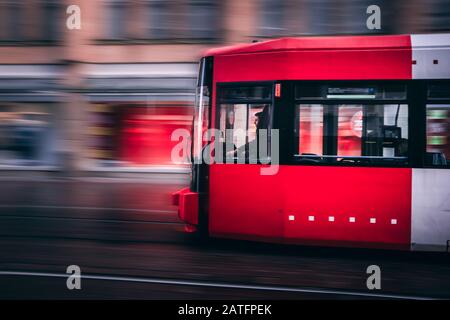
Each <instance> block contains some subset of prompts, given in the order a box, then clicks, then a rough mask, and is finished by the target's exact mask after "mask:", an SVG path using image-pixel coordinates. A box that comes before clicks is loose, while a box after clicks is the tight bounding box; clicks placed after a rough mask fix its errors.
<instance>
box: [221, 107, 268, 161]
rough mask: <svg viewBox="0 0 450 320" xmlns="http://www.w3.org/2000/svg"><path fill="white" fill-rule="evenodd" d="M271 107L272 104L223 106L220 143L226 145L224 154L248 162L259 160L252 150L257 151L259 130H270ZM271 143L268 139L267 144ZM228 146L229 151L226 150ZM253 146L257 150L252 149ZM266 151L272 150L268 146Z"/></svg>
mask: <svg viewBox="0 0 450 320" xmlns="http://www.w3.org/2000/svg"><path fill="white" fill-rule="evenodd" d="M270 106H271V105H270V104H222V105H221V106H220V132H221V137H220V139H221V140H220V141H221V142H223V143H224V151H225V152H224V154H226V156H227V157H230V158H242V159H246V160H248V159H252V158H253V157H256V158H257V154H250V153H251V151H252V150H257V147H256V144H257V134H258V129H270V114H271V110H270ZM227 139H229V140H228V141H227ZM230 140H231V141H230ZM269 142H270V141H269V139H268V141H267V143H268V144H269ZM227 144H228V149H226V148H227ZM230 146H231V148H230ZM253 146H255V149H252V147H253ZM266 150H270V148H269V147H268V145H267V149H266ZM267 156H270V155H267Z"/></svg>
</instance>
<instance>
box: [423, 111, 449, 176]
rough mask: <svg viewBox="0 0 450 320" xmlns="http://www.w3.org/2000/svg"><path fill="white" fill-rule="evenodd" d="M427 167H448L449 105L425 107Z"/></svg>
mask: <svg viewBox="0 0 450 320" xmlns="http://www.w3.org/2000/svg"><path fill="white" fill-rule="evenodd" d="M425 163H426V164H427V165H429V166H440V167H442V166H449V165H450V104H429V105H427V153H426V156H425Z"/></svg>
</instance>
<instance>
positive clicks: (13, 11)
mask: <svg viewBox="0 0 450 320" xmlns="http://www.w3.org/2000/svg"><path fill="white" fill-rule="evenodd" d="M73 4H75V5H78V6H79V7H80V9H81V30H69V29H68V28H67V27H66V20H67V18H68V17H69V16H70V15H69V14H67V13H66V10H67V7H68V6H69V5H73ZM374 4H375V5H378V6H379V7H380V8H381V29H380V30H368V29H367V27H366V20H367V18H368V16H369V15H368V14H367V13H366V9H367V7H368V6H369V5H374ZM446 31H450V2H449V1H448V0H427V1H425V0H410V1H399V0H396V1H394V0H383V1H380V0H348V1H344V0H332V1H331V0H246V1H242V0H226V1H225V0H224V1H217V0H129V1H125V0H95V1H94V0H73V1H66V0H22V1H8V0H0V169H4V170H15V169H20V168H27V169H39V170H59V169H63V170H75V171H76V170H87V171H89V170H94V171H95V170H100V171H102V170H103V171H104V170H106V171H107V170H113V171H114V170H118V171H122V170H125V171H126V170H138V171H139V170H144V171H146V170H150V171H151V170H156V171H158V170H162V171H178V172H180V171H185V170H186V168H185V167H183V165H180V164H174V163H172V162H171V159H170V151H171V148H172V146H173V145H174V144H175V142H171V141H170V135H171V133H172V131H173V130H174V129H176V128H189V127H190V124H191V113H192V108H193V103H194V91H195V90H194V86H195V80H196V79H195V78H196V72H197V60H198V58H199V57H200V55H201V53H202V51H203V50H205V49H206V48H209V47H212V46H220V45H225V44H231V43H238V42H251V41H253V40H259V41H260V40H264V39H267V38H272V37H279V36H296V35H325V34H377V33H382V34H392V33H435V32H446Z"/></svg>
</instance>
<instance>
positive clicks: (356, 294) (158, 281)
mask: <svg viewBox="0 0 450 320" xmlns="http://www.w3.org/2000/svg"><path fill="white" fill-rule="evenodd" d="M68 276H69V275H68V274H64V273H55V272H30V271H15V270H4V271H0V278H1V277H40V278H65V279H67V278H68ZM81 279H82V281H85V280H91V281H108V282H111V281H112V282H119V283H124V282H125V283H140V284H148V285H152V284H154V285H168V286H187V287H203V288H221V289H234V290H248V291H267V292H285V293H291V294H310V295H320V296H333V297H336V296H337V297H348V298H355V299H358V298H365V299H394V300H434V299H438V298H434V297H426V296H414V295H402V294H395V293H371V292H365V291H353V290H340V289H333V288H317V287H290V286H276V285H257V284H248V283H236V282H211V281H199V280H192V279H174V278H172V279H171V278H152V277H133V276H124V275H105V274H82V276H81Z"/></svg>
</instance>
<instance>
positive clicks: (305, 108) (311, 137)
mask: <svg viewBox="0 0 450 320" xmlns="http://www.w3.org/2000/svg"><path fill="white" fill-rule="evenodd" d="M297 119H300V123H299V131H300V139H299V140H298V141H299V145H298V148H299V152H300V154H308V153H311V154H322V144H323V141H322V132H323V106H321V105H301V106H300V107H299V108H297Z"/></svg>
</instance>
